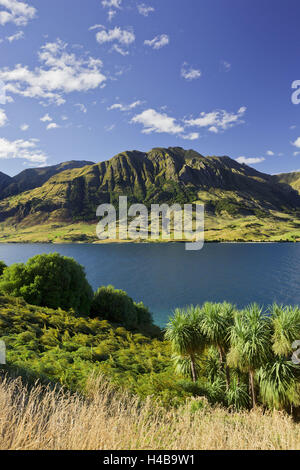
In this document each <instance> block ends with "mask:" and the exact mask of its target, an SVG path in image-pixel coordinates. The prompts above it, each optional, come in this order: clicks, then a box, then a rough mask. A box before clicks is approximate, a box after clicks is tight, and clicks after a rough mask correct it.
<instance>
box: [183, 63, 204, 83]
mask: <svg viewBox="0 0 300 470" xmlns="http://www.w3.org/2000/svg"><path fill="white" fill-rule="evenodd" d="M201 75H202V72H201V70H199V69H194V68H193V67H189V66H188V64H187V63H186V62H185V63H184V64H183V66H182V68H181V76H182V78H184V79H185V80H196V79H197V78H200V77H201Z"/></svg>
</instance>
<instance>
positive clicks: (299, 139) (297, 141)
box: [292, 137, 300, 148]
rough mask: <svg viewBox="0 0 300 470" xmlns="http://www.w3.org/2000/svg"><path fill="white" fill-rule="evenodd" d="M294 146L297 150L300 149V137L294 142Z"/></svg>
mask: <svg viewBox="0 0 300 470" xmlns="http://www.w3.org/2000/svg"><path fill="white" fill-rule="evenodd" d="M292 145H294V146H295V147H297V148H300V137H298V139H296V140H295V142H292Z"/></svg>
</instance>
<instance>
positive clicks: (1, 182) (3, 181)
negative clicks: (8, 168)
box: [0, 171, 12, 194]
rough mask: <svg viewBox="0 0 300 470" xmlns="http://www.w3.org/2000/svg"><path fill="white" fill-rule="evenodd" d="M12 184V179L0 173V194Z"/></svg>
mask: <svg viewBox="0 0 300 470" xmlns="http://www.w3.org/2000/svg"><path fill="white" fill-rule="evenodd" d="M11 182H12V178H11V177H10V176H8V175H6V174H5V173H2V172H1V171H0V194H1V192H2V191H3V189H4V188H6V187H7V186H8V185H9V184H10V183H11Z"/></svg>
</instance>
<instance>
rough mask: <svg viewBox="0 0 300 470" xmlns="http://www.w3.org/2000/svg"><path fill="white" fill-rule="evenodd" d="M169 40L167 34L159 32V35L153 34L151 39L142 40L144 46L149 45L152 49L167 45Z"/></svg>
mask: <svg viewBox="0 0 300 470" xmlns="http://www.w3.org/2000/svg"><path fill="white" fill-rule="evenodd" d="M169 42H170V38H169V36H168V35H167V34H161V35H160V36H155V38H153V39H146V41H144V44H145V46H150V47H152V48H153V49H161V48H162V47H164V46H167V45H168V44H169Z"/></svg>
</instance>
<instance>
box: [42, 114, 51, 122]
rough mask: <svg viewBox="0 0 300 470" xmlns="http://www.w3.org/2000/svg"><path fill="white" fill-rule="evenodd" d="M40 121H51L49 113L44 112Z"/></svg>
mask: <svg viewBox="0 0 300 470" xmlns="http://www.w3.org/2000/svg"><path fill="white" fill-rule="evenodd" d="M40 121H42V122H51V121H53V119H52V117H51V116H49V114H45V116H43V117H41V119H40Z"/></svg>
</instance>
